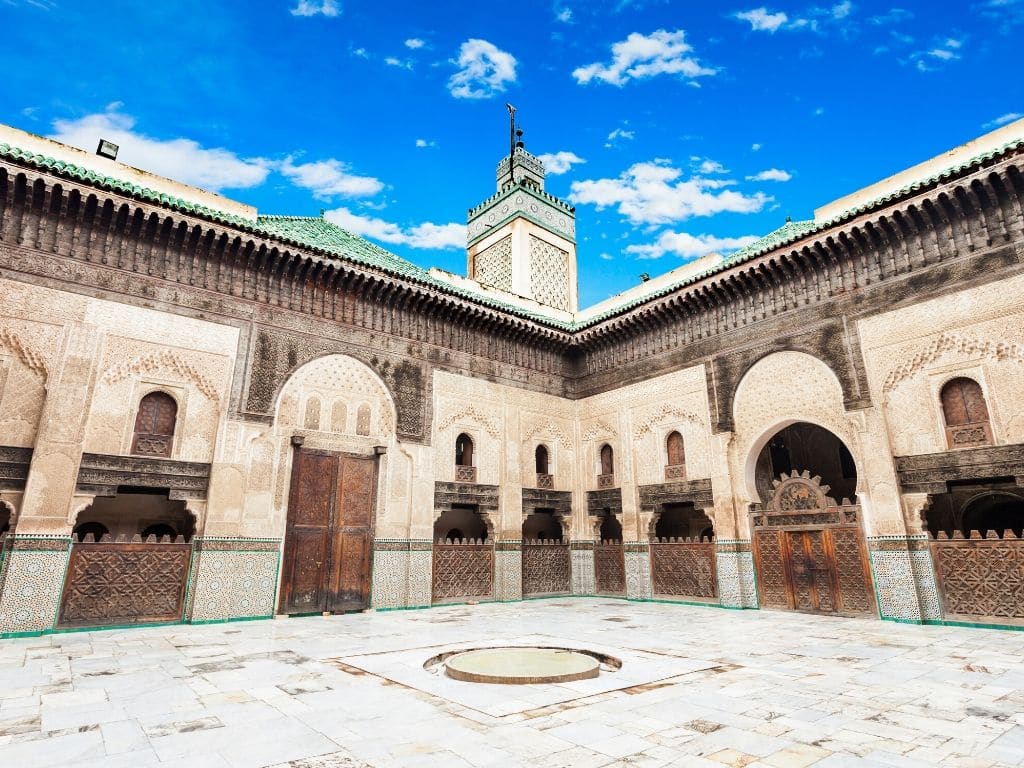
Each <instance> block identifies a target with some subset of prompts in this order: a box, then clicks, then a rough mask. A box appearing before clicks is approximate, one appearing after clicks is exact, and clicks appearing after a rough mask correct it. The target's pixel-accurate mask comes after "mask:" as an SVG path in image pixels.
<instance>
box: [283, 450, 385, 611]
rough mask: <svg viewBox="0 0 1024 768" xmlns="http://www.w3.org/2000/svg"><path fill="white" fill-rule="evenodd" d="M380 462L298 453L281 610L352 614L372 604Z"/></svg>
mask: <svg viewBox="0 0 1024 768" xmlns="http://www.w3.org/2000/svg"><path fill="white" fill-rule="evenodd" d="M376 476H377V460H376V459H374V458H361V457H349V456H342V455H340V454H336V453H329V452H327V451H314V450H307V449H301V448H300V449H298V450H297V451H296V453H295V466H294V469H293V471H292V488H291V495H290V497H289V506H288V530H287V533H286V537H285V563H284V574H283V577H282V581H281V606H282V607H281V610H282V611H284V612H285V613H312V612H318V611H352V610H360V609H363V608H366V607H367V606H368V605H369V598H370V567H371V558H372V553H373V506H374V495H375V487H376Z"/></svg>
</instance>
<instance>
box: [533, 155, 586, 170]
mask: <svg viewBox="0 0 1024 768" xmlns="http://www.w3.org/2000/svg"><path fill="white" fill-rule="evenodd" d="M537 157H538V158H539V159H540V161H541V162H542V163H544V170H545V171H547V173H548V175H550V176H560V175H562V174H563V173H565V172H566V171H568V170H569V169H570V168H572V167H573V166H574V165H577V164H578V163H585V162H587V161H586V160H584V159H583V158H582V157H580V156H579V155H577V154H576V153H575V152H566V151H564V150H563V151H561V152H554V153H548V154H545V155H538V156H537Z"/></svg>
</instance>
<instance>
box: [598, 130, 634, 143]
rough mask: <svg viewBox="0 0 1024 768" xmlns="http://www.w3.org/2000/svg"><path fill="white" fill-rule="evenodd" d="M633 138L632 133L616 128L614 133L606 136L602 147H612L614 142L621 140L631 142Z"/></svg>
mask: <svg viewBox="0 0 1024 768" xmlns="http://www.w3.org/2000/svg"><path fill="white" fill-rule="evenodd" d="M633 136H634V133H633V131H628V130H626V129H625V128H616V129H615V130H614V131H612V132H611V133H609V134H608V138H607V139H605V144H604V145H605V146H606V147H611V146H614V144H615V142H616V141H618V140H619V139H622V140H623V141H632V140H633Z"/></svg>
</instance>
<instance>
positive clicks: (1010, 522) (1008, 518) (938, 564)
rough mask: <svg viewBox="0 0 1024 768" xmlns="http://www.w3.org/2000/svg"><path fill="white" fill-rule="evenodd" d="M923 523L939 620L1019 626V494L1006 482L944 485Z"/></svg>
mask: <svg viewBox="0 0 1024 768" xmlns="http://www.w3.org/2000/svg"><path fill="white" fill-rule="evenodd" d="M947 489H948V490H947V492H946V493H941V494H935V495H933V496H931V497H929V501H930V503H929V505H928V507H927V509H926V511H925V523H926V525H927V529H928V532H929V533H930V534H931V537H932V538H931V541H930V546H931V553H932V561H933V563H934V564H935V575H936V578H937V580H938V583H939V596H940V599H941V603H942V613H943V617H944V618H946V619H948V620H954V621H970V622H980V623H986V624H994V623H999V624H1006V623H1009V624H1016V625H1019V624H1021V623H1022V622H1024V601H1022V600H1021V597H1020V596H1021V590H1022V588H1024V489H1021V488H1020V487H1019V486H1018V485H1017V482H1016V480H1015V478H1012V477H1004V478H981V479H974V480H963V481H956V482H949V483H947Z"/></svg>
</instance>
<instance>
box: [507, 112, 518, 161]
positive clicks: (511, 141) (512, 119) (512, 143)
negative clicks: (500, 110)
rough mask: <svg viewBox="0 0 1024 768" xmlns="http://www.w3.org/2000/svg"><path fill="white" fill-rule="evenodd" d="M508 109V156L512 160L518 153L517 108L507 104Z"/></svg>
mask: <svg viewBox="0 0 1024 768" xmlns="http://www.w3.org/2000/svg"><path fill="white" fill-rule="evenodd" d="M505 108H506V109H508V156H509V157H510V158H511V157H512V155H514V154H515V152H516V108H515V107H513V106H512V105H511V104H509V103H508V102H507V101H506V102H505Z"/></svg>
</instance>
